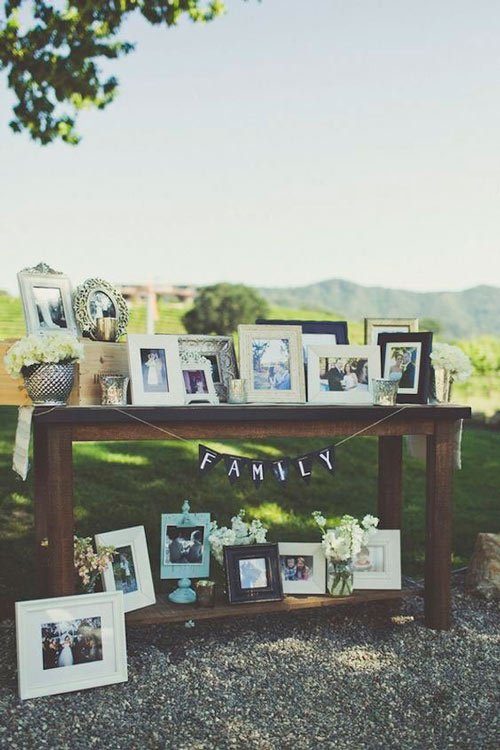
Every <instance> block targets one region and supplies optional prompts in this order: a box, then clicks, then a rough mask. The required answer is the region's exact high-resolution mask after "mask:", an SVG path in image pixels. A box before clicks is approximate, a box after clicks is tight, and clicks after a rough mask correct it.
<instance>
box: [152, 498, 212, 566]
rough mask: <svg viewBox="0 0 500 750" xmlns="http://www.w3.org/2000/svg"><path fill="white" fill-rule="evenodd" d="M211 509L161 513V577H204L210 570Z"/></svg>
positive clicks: (184, 508) (186, 509)
mask: <svg viewBox="0 0 500 750" xmlns="http://www.w3.org/2000/svg"><path fill="white" fill-rule="evenodd" d="M209 534H210V513H191V512H190V510H189V504H187V508H186V503H185V504H184V506H183V512H182V513H162V516H161V545H160V578H162V579H164V578H167V579H170V578H206V577H207V576H208V575H209V571H210V543H209V541H208V537H209Z"/></svg>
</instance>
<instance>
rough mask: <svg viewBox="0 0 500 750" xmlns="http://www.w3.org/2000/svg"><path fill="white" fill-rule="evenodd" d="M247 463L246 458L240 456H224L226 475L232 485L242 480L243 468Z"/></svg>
mask: <svg viewBox="0 0 500 750" xmlns="http://www.w3.org/2000/svg"><path fill="white" fill-rule="evenodd" d="M246 462H247V459H246V458H240V457H239V456H224V464H225V466H226V474H227V478H228V479H229V481H230V482H231V484H234V483H235V482H238V481H239V480H240V479H241V475H242V473H243V467H244V466H245V464H246Z"/></svg>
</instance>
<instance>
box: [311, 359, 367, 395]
mask: <svg viewBox="0 0 500 750" xmlns="http://www.w3.org/2000/svg"><path fill="white" fill-rule="evenodd" d="M319 368H320V382H321V390H322V391H341V392H346V391H353V390H358V391H368V378H369V375H368V360H367V359H366V358H360V357H349V358H337V357H334V358H332V357H320V360H319Z"/></svg>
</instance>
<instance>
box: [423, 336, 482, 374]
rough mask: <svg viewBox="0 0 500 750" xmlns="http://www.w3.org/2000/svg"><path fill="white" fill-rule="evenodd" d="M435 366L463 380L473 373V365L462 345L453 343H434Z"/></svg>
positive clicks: (433, 361) (433, 363)
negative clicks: (453, 344)
mask: <svg viewBox="0 0 500 750" xmlns="http://www.w3.org/2000/svg"><path fill="white" fill-rule="evenodd" d="M431 362H432V365H433V367H442V368H443V369H445V370H448V371H449V373H450V375H451V377H452V378H453V380H457V381H458V382H463V381H464V380H467V378H470V376H471V375H472V371H473V367H472V364H471V361H470V359H469V357H468V356H467V355H466V354H465V352H463V351H462V350H461V349H460V347H458V346H452V345H451V344H439V343H437V344H434V345H433V347H432V352H431Z"/></svg>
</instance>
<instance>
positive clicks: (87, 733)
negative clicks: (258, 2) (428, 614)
mask: <svg viewBox="0 0 500 750" xmlns="http://www.w3.org/2000/svg"><path fill="white" fill-rule="evenodd" d="M421 608H422V605H421V601H420V600H419V599H417V598H412V599H409V600H407V601H406V602H405V604H404V608H403V610H401V613H400V614H398V615H397V616H394V617H393V618H392V619H388V617H387V613H386V612H385V613H384V612H383V611H382V609H381V608H380V607H379V606H378V605H375V607H374V606H370V607H366V609H365V611H364V612H363V613H361V611H360V608H358V609H351V610H349V611H347V610H342V609H340V610H339V609H337V610H336V611H335V612H333V611H332V610H329V611H314V612H310V613H305V612H303V613H301V614H299V615H293V616H287V617H283V616H272V617H262V616H259V617H252V616H251V608H250V607H249V612H248V614H249V617H248V619H247V620H245V621H244V622H240V621H234V622H228V623H223V622H216V623H215V624H209V623H205V624H200V625H196V627H195V628H193V629H187V628H185V627H181V626H177V627H172V626H171V627H168V628H167V627H158V626H155V627H149V628H139V627H136V628H129V629H128V633H127V640H128V652H129V681H128V683H125V684H121V685H111V686H109V687H102V688H96V689H94V690H87V691H82V692H79V693H67V694H65V695H55V696H50V697H45V698H37V699H34V700H28V701H23V702H20V701H19V700H18V697H17V686H16V656H15V632H14V625H13V623H12V622H4V623H2V625H1V626H0V633H1V636H2V641H3V644H4V647H3V649H2V650H1V652H0V723H1V727H0V748H9V750H11V749H13V748H21V749H22V750H24V748H27V749H28V748H29V749H30V750H31V748H33V749H34V750H38V749H39V748H51V749H54V750H65V749H66V748H68V750H69V749H71V750H90V748H97V749H100V748H102V749H103V750H104V749H106V750H115V749H116V750H118V749H119V750H135V749H136V748H137V750H139V748H147V749H149V748H154V749H157V750H159V749H160V748H164V749H165V750H167V749H170V748H172V749H175V750H205V749H206V750H211V749H212V748H213V749H217V750H225V749H226V748H232V749H233V750H234V749H235V748H236V749H238V748H241V749H243V748H245V750H247V749H248V750H252V749H253V748H258V749H259V750H271V749H273V750H275V749H279V750H281V749H282V748H283V749H287V748H290V749H291V748H293V749H294V750H308V749H309V748H311V749H312V748H338V749H339V750H364V749H366V750H372V749H373V750H375V748H381V749H383V750H389V749H390V748H398V750H399V748H405V749H406V750H409V749H411V750H413V749H415V750H427V748H428V749H429V750H431V748H432V750H443V749H444V748H450V750H451V748H453V750H457V749H461V748H467V749H472V748H474V749H475V748H477V750H490V749H491V750H498V748H499V747H500V728H499V723H498V713H499V712H498V684H497V679H498V674H499V669H498V642H499V640H500V638H499V628H498V625H499V618H498V605H497V604H494V603H486V602H484V601H481V600H478V599H474V598H472V597H469V596H466V595H464V594H463V593H461V584H458V586H457V591H456V592H455V594H454V622H455V625H454V627H453V629H452V630H451V631H450V632H442V633H440V632H434V631H431V630H428V629H426V628H425V627H424V626H423V624H422V611H421Z"/></svg>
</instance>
